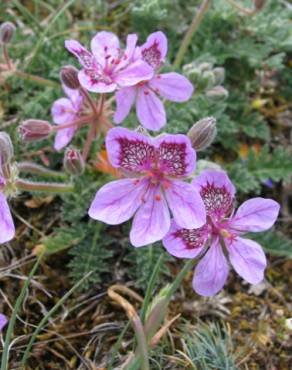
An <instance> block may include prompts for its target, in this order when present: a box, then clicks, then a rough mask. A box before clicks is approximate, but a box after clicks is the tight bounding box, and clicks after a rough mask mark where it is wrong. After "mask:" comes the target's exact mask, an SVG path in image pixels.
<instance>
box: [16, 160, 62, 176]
mask: <svg viewBox="0 0 292 370" xmlns="http://www.w3.org/2000/svg"><path fill="white" fill-rule="evenodd" d="M17 168H18V169H19V171H20V172H22V173H29V174H33V175H40V176H43V177H49V178H51V177H54V178H57V179H64V180H65V179H66V178H67V177H68V176H67V175H66V174H65V173H62V172H58V171H53V170H50V169H48V168H46V167H43V166H41V165H39V164H36V163H33V162H28V161H24V162H20V163H18V164H17Z"/></svg>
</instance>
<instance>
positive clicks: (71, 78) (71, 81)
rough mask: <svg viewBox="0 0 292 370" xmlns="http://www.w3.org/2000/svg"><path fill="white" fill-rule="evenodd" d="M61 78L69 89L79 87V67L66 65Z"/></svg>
mask: <svg viewBox="0 0 292 370" xmlns="http://www.w3.org/2000/svg"><path fill="white" fill-rule="evenodd" d="M60 78H61V81H62V83H63V84H64V85H65V86H66V87H69V89H73V90H76V89H79V87H80V82H79V80H78V69H76V68H75V67H73V66H65V67H63V68H62V69H61V72H60Z"/></svg>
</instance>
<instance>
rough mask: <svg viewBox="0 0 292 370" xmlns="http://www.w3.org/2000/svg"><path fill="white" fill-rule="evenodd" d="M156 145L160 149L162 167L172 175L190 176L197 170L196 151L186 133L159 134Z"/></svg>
mask: <svg viewBox="0 0 292 370" xmlns="http://www.w3.org/2000/svg"><path fill="white" fill-rule="evenodd" d="M155 145H156V146H157V147H158V151H159V157H158V159H159V164H160V167H161V169H163V171H164V172H165V173H167V174H168V175H170V176H176V177H177V176H188V175H190V174H191V173H192V172H193V171H194V170H195V163H196V152H195V150H194V149H193V148H192V145H191V142H190V139H189V138H188V137H187V136H186V135H180V134H177V135H168V134H164V135H161V136H159V137H158V138H157V139H156V141H155Z"/></svg>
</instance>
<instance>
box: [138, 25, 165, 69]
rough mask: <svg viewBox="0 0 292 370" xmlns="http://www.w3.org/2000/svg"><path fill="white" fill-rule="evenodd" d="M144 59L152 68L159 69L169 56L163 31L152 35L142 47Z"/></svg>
mask: <svg viewBox="0 0 292 370" xmlns="http://www.w3.org/2000/svg"><path fill="white" fill-rule="evenodd" d="M141 51H142V58H143V60H145V62H147V63H148V64H149V65H150V66H151V67H153V68H158V67H160V65H161V64H162V63H163V62H164V58H165V57H166V54H167V38H166V36H165V34H164V33H163V32H161V31H158V32H154V33H151V35H149V36H148V37H147V40H146V42H145V44H143V45H142V46H141Z"/></svg>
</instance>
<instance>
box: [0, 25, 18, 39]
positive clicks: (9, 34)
mask: <svg viewBox="0 0 292 370" xmlns="http://www.w3.org/2000/svg"><path fill="white" fill-rule="evenodd" d="M15 29H16V27H15V26H14V24H13V23H11V22H4V23H2V24H1V26H0V42H2V44H9V42H10V41H11V40H12V38H13V36H14V33H15Z"/></svg>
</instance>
